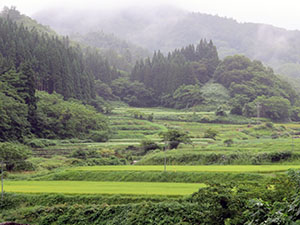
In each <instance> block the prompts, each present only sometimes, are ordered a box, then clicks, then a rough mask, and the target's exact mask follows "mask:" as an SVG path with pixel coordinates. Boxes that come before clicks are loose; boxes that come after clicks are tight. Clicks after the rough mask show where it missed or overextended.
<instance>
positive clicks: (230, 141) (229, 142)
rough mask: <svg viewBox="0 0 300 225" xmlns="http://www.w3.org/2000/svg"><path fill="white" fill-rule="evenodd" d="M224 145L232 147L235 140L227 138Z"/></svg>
mask: <svg viewBox="0 0 300 225" xmlns="http://www.w3.org/2000/svg"><path fill="white" fill-rule="evenodd" d="M223 143H224V145H226V146H227V147H231V146H232V145H233V140H232V139H231V138H230V139H226V140H224V142H223Z"/></svg>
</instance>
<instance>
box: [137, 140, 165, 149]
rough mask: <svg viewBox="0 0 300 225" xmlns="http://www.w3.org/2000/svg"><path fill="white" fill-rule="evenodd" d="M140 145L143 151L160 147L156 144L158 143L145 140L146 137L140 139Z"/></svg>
mask: <svg viewBox="0 0 300 225" xmlns="http://www.w3.org/2000/svg"><path fill="white" fill-rule="evenodd" d="M140 146H141V149H142V150H143V151H144V152H148V151H150V150H155V149H159V148H160V147H159V146H158V144H156V143H155V142H154V141H151V140H147V139H144V140H142V142H141V144H140Z"/></svg>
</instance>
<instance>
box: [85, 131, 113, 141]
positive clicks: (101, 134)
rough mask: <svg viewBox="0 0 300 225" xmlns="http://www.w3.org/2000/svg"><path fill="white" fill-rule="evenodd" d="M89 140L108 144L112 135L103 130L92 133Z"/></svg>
mask: <svg viewBox="0 0 300 225" xmlns="http://www.w3.org/2000/svg"><path fill="white" fill-rule="evenodd" d="M89 138H90V139H92V140H93V141H95V142H106V141H108V139H109V138H110V133H109V132H108V131H103V130H97V131H91V134H90V136H89Z"/></svg>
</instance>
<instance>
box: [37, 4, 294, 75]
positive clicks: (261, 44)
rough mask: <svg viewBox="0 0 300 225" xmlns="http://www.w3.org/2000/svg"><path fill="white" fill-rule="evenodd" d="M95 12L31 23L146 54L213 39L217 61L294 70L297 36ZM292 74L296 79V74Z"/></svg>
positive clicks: (190, 18) (174, 17)
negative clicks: (126, 43) (109, 36)
mask: <svg viewBox="0 0 300 225" xmlns="http://www.w3.org/2000/svg"><path fill="white" fill-rule="evenodd" d="M96 12H97V10H94V11H85V10H84V9H82V10H81V11H80V12H76V11H74V12H69V13H66V14H64V16H59V17H58V16H55V14H54V11H51V10H50V9H49V10H46V11H43V12H41V13H40V14H37V15H35V18H36V19H37V20H38V21H40V22H42V23H45V24H48V25H50V26H51V27H53V28H54V29H55V30H58V31H63V32H65V33H70V32H71V31H72V32H74V31H77V32H82V33H86V32H89V31H95V30H100V29H101V30H103V31H104V32H105V33H114V34H115V35H116V36H117V37H120V38H122V39H125V40H130V41H131V42H133V43H135V44H137V45H139V46H142V47H144V48H147V49H149V50H151V51H153V50H161V51H162V52H165V53H166V52H168V51H170V50H172V49H174V48H179V47H181V46H186V45H188V44H191V43H194V44H195V43H198V42H199V40H200V39H202V38H206V39H212V40H214V43H215V45H216V46H217V48H218V52H219V55H220V57H221V58H223V57H225V56H228V55H233V54H244V55H246V56H247V57H250V58H251V59H257V60H261V61H263V62H264V63H266V64H268V65H270V66H272V67H274V68H275V70H276V71H280V72H283V73H285V74H287V75H290V76H293V74H291V73H290V72H289V70H287V69H285V67H286V66H285V64H287V63H288V64H291V63H292V64H294V65H295V66H296V68H299V66H298V65H299V64H300V32H299V31H288V30H285V29H282V28H277V27H274V26H271V25H265V24H255V23H238V22H237V21H235V20H233V19H228V18H222V17H219V16H212V15H207V14H201V13H188V12H184V11H180V10H178V9H174V8H170V7H162V8H152V9H146V10H142V9H138V10H135V9H126V10H123V11H119V12H118V13H116V12H114V13H109V12H106V13H103V12H101V11H100V12H99V11H98V13H96ZM49 15H51V16H49ZM90 21H92V22H90ZM296 73H297V74H299V75H297V76H300V70H299V69H297V70H296Z"/></svg>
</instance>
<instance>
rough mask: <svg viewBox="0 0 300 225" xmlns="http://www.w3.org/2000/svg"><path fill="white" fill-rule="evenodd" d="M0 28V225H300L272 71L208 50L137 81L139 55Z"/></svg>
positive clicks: (284, 114)
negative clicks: (0, 191)
mask: <svg viewBox="0 0 300 225" xmlns="http://www.w3.org/2000/svg"><path fill="white" fill-rule="evenodd" d="M0 17H1V18H0V33H1V34H2V33H3V34H4V35H2V36H1V37H0V113H1V117H0V141H1V143H0V162H3V163H4V171H1V173H2V174H1V176H2V177H4V178H5V181H4V190H5V193H4V198H3V199H1V201H0V209H1V210H0V222H2V221H8V220H10V221H15V222H20V223H32V224H94V223H96V224H293V223H292V222H295V223H297V220H298V219H299V210H298V209H299V206H300V201H299V191H300V188H299V184H300V173H299V171H294V170H292V169H297V170H298V169H300V166H299V162H300V150H299V149H300V139H299V137H300V136H299V135H300V124H298V123H295V121H298V120H299V119H300V114H299V113H300V105H299V104H300V101H299V96H298V94H297V92H295V90H293V88H292V87H291V86H290V85H289V84H287V83H286V82H283V81H282V80H280V78H279V77H277V76H276V75H275V74H274V72H273V70H272V69H270V68H268V67H265V66H264V65H263V64H262V63H261V62H259V61H251V60H250V59H248V58H246V57H244V56H239V55H235V56H230V57H226V58H224V59H223V60H219V57H218V52H217V50H216V46H214V44H213V42H212V41H206V40H205V39H203V40H201V41H200V42H199V43H198V44H197V45H188V46H187V47H184V48H181V49H177V50H174V51H173V52H170V53H169V54H168V55H167V56H164V55H163V54H162V53H161V52H160V51H158V52H155V53H154V55H153V57H152V58H151V59H150V58H149V57H148V58H146V59H139V60H138V61H137V63H136V64H135V66H134V67H133V69H132V70H131V67H132V66H133V64H132V63H133V60H135V59H138V57H139V56H137V55H136V56H132V55H131V54H133V53H134V54H140V53H141V54H142V52H140V51H139V49H135V50H132V49H127V48H135V47H134V46H130V45H126V43H122V44H121V46H119V51H118V52H117V54H120V57H119V56H117V55H116V53H114V52H110V54H109V55H108V57H107V58H106V59H104V57H105V56H103V54H104V55H105V54H106V53H105V52H101V51H99V49H91V48H89V47H87V46H84V47H82V46H81V47H80V46H78V45H77V44H76V43H75V42H72V41H70V40H69V38H68V37H60V36H57V35H56V34H51V30H47V29H46V28H45V29H44V30H43V29H42V28H41V27H40V26H41V25H38V24H37V23H35V21H33V20H30V19H29V18H27V17H26V16H24V15H21V14H20V13H19V12H18V11H17V10H16V9H15V8H14V7H12V8H11V9H9V8H5V9H4V11H3V12H2V13H1V15H0ZM141 23H142V22H141ZM187 29H188V28H187ZM91 35H92V34H91V33H90V34H87V37H88V36H91ZM93 35H94V38H95V39H97V38H101V37H102V38H103V39H104V41H106V42H108V39H109V37H106V36H105V35H104V34H102V35H101V34H99V35H97V34H93ZM87 37H83V38H84V39H85V42H86V43H87V40H86V38H87ZM90 41H91V42H92V43H93V45H94V46H98V47H101V43H100V44H99V43H97V40H90ZM118 41H119V40H112V45H113V44H114V43H116V42H118ZM107 45H108V44H105V45H104V47H103V46H102V47H103V48H105V49H106V46H107ZM114 48H115V47H114ZM106 50H107V49H106ZM106 50H105V51H106ZM107 51H110V50H109V49H108V50H107ZM118 58H119V60H117V59H118ZM114 60H115V61H114ZM109 62H113V65H116V66H117V68H114V67H112V66H111V64H110V63H109ZM122 70H126V72H125V71H122ZM154 106H164V107H169V108H134V107H154ZM100 112H102V113H104V114H106V115H103V114H101V113H100ZM292 121H294V122H292ZM273 122H274V123H273ZM278 122H285V123H284V124H280V123H278ZM129 164H131V165H129ZM298 222H299V221H298Z"/></svg>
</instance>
